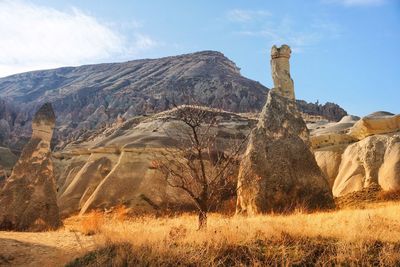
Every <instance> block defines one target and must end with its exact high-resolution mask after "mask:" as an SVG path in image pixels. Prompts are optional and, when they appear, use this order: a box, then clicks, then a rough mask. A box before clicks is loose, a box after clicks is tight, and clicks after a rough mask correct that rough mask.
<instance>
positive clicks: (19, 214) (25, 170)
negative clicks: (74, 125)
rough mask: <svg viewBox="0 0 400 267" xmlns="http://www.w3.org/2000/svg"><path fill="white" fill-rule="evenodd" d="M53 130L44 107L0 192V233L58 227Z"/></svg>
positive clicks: (48, 106) (48, 108)
mask: <svg viewBox="0 0 400 267" xmlns="http://www.w3.org/2000/svg"><path fill="white" fill-rule="evenodd" d="M54 126H55V115H54V112H53V109H52V107H51V104H48V103H47V104H44V105H43V106H42V107H41V108H40V109H39V111H38V112H37V113H36V115H35V117H34V119H33V123H32V131H33V133H32V138H31V140H30V141H29V143H28V144H27V145H26V146H25V147H24V149H23V151H22V154H21V156H20V158H19V160H18V162H17V164H16V165H15V167H14V169H13V172H12V174H11V176H10V177H9V178H8V179H7V181H6V183H5V185H4V187H3V189H2V190H1V192H0V229H2V230H20V231H21V230H22V231H26V230H29V231H39V230H47V229H54V228H57V227H59V226H60V224H61V221H60V218H59V213H58V207H57V200H56V190H55V184H54V175H53V164H52V161H51V151H50V141H51V138H52V134H53V129H54Z"/></svg>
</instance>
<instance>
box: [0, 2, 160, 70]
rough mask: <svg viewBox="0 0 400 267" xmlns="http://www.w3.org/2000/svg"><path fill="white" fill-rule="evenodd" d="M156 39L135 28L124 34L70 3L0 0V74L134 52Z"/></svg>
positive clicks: (131, 54) (84, 62)
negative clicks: (60, 7) (63, 6)
mask: <svg viewBox="0 0 400 267" xmlns="http://www.w3.org/2000/svg"><path fill="white" fill-rule="evenodd" d="M135 26H137V25H135ZM156 45H157V42H156V41H154V40H153V39H152V38H151V37H149V36H147V35H145V34H141V33H136V34H133V40H132V38H131V39H130V38H127V37H125V36H123V35H121V34H120V33H119V32H118V31H116V30H114V29H113V28H112V27H111V26H109V25H107V24H105V23H102V22H100V21H98V20H97V19H96V18H95V17H93V16H90V15H88V14H85V13H84V12H82V11H80V10H78V9H76V8H72V9H71V10H69V11H60V10H56V9H54V8H49V7H44V6H37V5H34V4H31V3H27V2H23V1H9V0H0V77H2V76H6V75H9V74H13V73H17V72H23V71H29V70H34V69H45V68H54V67H60V66H66V65H81V64H87V63H94V62H100V61H104V60H109V59H112V58H118V57H120V56H121V55H124V56H127V55H128V56H129V55H130V56H135V55H137V54H138V53H140V52H141V51H143V50H147V49H150V48H153V47H155V46H156Z"/></svg>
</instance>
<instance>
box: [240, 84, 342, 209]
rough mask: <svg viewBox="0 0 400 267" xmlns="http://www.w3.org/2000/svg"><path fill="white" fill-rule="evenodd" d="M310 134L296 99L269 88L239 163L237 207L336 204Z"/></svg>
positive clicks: (280, 207)
mask: <svg viewBox="0 0 400 267" xmlns="http://www.w3.org/2000/svg"><path fill="white" fill-rule="evenodd" d="M308 136H309V133H308V130H307V127H306V124H305V122H304V121H303V119H302V118H301V115H300V113H299V112H298V111H297V109H296V107H295V105H294V101H293V100H291V99H289V98H286V97H284V96H282V95H279V94H278V92H277V93H274V92H273V91H270V92H269V95H268V100H267V103H266V105H265V106H264V109H263V111H262V112H261V114H260V117H259V122H258V125H257V126H256V127H255V128H254V129H253V130H252V132H251V135H250V140H249V144H248V147H247V151H246V153H245V155H244V158H243V160H242V163H241V166H240V171H239V177H238V200H237V213H244V214H248V215H254V214H259V213H264V212H269V211H288V210H291V209H294V208H296V207H298V206H302V207H306V208H308V209H318V208H326V207H332V206H333V205H334V204H333V198H332V193H331V191H330V187H329V184H328V181H327V179H326V178H325V176H324V175H323V174H322V172H321V170H320V168H319V167H318V165H317V163H316V161H315V158H314V155H313V153H312V152H311V150H310V148H309V139H308Z"/></svg>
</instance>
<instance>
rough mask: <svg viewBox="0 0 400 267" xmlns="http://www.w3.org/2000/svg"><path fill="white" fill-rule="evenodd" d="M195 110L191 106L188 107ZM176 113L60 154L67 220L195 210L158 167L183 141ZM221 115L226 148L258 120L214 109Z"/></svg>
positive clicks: (116, 129)
mask: <svg viewBox="0 0 400 267" xmlns="http://www.w3.org/2000/svg"><path fill="white" fill-rule="evenodd" d="M187 108H189V107H187ZM174 112H175V110H170V111H165V112H162V113H158V114H156V115H152V116H139V117H134V118H132V119H129V120H127V121H126V122H124V123H121V124H117V125H114V126H112V127H109V128H108V130H107V131H99V132H98V133H97V134H94V135H92V136H90V137H89V138H87V139H85V140H82V141H81V142H79V143H69V144H68V145H67V146H66V147H65V148H64V149H63V150H62V151H60V152H58V153H56V154H55V155H54V156H55V157H56V158H57V160H55V162H54V163H55V167H56V173H57V174H56V176H57V177H58V182H57V183H58V185H57V186H58V203H59V207H60V211H61V213H62V215H63V216H66V215H69V214H72V213H76V212H80V213H85V212H87V211H90V210H93V209H97V208H100V209H110V208H112V207H115V206H117V205H125V206H127V207H130V208H132V210H133V211H134V212H136V213H142V212H151V213H158V212H165V211H167V210H169V209H174V210H185V209H190V208H191V209H193V208H194V207H193V203H192V201H191V200H190V199H189V198H188V197H187V195H186V193H185V192H183V191H182V190H179V189H177V188H173V187H170V186H169V185H168V184H167V182H166V181H165V179H164V178H163V177H162V174H161V173H160V172H158V171H157V170H156V169H154V168H153V166H152V162H153V161H154V160H155V159H156V158H157V157H156V156H159V155H160V153H163V151H164V149H165V148H166V147H169V148H170V149H173V147H174V146H176V144H177V143H178V142H182V141H183V140H182V138H185V135H183V136H182V133H181V132H180V131H179V129H182V127H183V125H182V124H183V122H181V121H179V120H177V119H176V117H175V115H174V114H175V113H174ZM208 112H211V113H213V114H215V115H216V119H217V123H216V125H217V126H216V127H213V128H212V129H211V131H215V134H217V142H218V146H219V148H220V149H222V150H225V149H226V148H227V147H229V146H230V145H232V144H233V143H235V142H238V141H240V140H242V139H243V138H244V137H245V136H247V134H248V133H249V131H250V130H251V129H252V128H253V127H254V125H255V123H256V121H255V120H254V119H251V118H248V117H244V116H241V115H238V114H236V113H230V112H225V111H219V110H214V109H210V110H209V111H208Z"/></svg>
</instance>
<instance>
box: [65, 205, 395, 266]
mask: <svg viewBox="0 0 400 267" xmlns="http://www.w3.org/2000/svg"><path fill="white" fill-rule="evenodd" d="M399 204H400V203H399V202H391V203H380V204H373V205H370V206H369V207H368V208H366V209H362V210H359V209H358V210H357V209H347V210H346V209H345V210H339V211H333V212H318V213H312V214H305V213H302V212H301V211H298V212H296V213H294V214H291V215H262V216H256V217H250V218H247V217H239V216H235V217H225V216H221V215H218V214H212V215H211V216H209V221H208V228H207V230H206V231H197V217H196V216H195V215H189V214H188V215H181V216H178V217H172V218H152V217H142V218H130V219H127V220H118V219H115V218H112V216H108V217H107V218H104V224H102V225H101V229H98V233H99V236H98V237H99V238H98V240H102V241H99V247H103V249H102V250H99V251H97V252H95V253H94V254H91V256H90V257H89V259H88V258H83V259H81V260H83V261H80V262H79V261H78V262H79V264H80V265H84V263H85V262H86V263H88V264H89V263H91V264H92V266H99V265H96V264H93V262H97V263H101V264H100V265H102V264H106V265H107V264H108V265H110V264H111V265H113V266H121V264H119V263H120V262H125V263H126V264H128V266H129V265H130V264H132V265H134V264H135V263H136V264H138V263H145V264H148V265H180V264H182V265H187V264H195V265H204V266H206V265H207V266H212V265H215V266H217V265H257V264H261V265H264V264H278V265H288V264H289V265H290V264H300V265H302V264H319V265H325V264H347V263H350V264H356V265H359V264H361V265H371V264H374V265H382V266H383V265H393V264H400V205H399ZM89 216H90V215H89ZM67 224H68V223H67ZM96 253H97V254H96ZM90 259H91V260H90ZM93 259H96V260H95V261H93ZM110 260H111V261H110ZM89 265H90V264H89ZM122 265H123V264H122ZM72 266H73V265H72Z"/></svg>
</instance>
